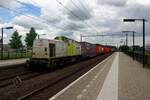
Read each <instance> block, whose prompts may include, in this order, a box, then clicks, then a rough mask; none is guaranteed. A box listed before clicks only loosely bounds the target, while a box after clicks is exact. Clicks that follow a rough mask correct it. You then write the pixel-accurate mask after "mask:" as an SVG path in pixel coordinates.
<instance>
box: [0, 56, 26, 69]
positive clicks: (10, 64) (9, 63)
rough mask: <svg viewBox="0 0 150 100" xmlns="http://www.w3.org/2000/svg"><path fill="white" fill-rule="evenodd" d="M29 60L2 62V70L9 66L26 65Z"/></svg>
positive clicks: (0, 65) (0, 63) (0, 64)
mask: <svg viewBox="0 0 150 100" xmlns="http://www.w3.org/2000/svg"><path fill="white" fill-rule="evenodd" d="M26 60H27V58H22V59H12V60H1V61H0V69H1V68H4V67H8V66H13V65H18V64H24V63H26Z"/></svg>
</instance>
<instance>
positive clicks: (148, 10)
mask: <svg viewBox="0 0 150 100" xmlns="http://www.w3.org/2000/svg"><path fill="white" fill-rule="evenodd" d="M119 16H123V18H137V19H141V18H145V19H147V20H150V6H144V5H140V4H136V5H132V6H127V7H126V8H124V9H123V10H122V11H120V13H119ZM128 24H129V25H127V26H126V28H128V29H130V30H135V31H137V32H138V33H137V35H138V36H140V35H142V23H141V22H135V23H133V24H132V25H130V24H131V23H128ZM149 32H150V24H149V22H147V23H146V34H147V35H150V33H149Z"/></svg>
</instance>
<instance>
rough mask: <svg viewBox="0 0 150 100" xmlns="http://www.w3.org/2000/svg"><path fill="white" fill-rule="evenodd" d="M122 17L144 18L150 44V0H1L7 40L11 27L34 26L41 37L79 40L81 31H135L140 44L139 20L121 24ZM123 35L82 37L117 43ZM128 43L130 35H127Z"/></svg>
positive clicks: (21, 30)
mask: <svg viewBox="0 0 150 100" xmlns="http://www.w3.org/2000/svg"><path fill="white" fill-rule="evenodd" d="M123 18H145V19H147V20H149V22H147V23H146V36H147V38H146V43H150V37H149V36H150V33H149V32H150V0H0V27H6V26H13V27H14V29H13V30H9V31H6V30H5V32H4V33H5V34H4V43H8V42H9V39H10V37H11V35H12V32H13V31H14V30H18V32H19V34H20V35H22V37H23V38H22V40H24V37H25V35H26V33H27V32H29V29H30V28H31V27H34V28H35V29H36V31H37V33H38V34H43V33H44V34H47V35H45V36H42V35H41V38H48V39H52V38H54V37H55V36H58V35H65V36H67V37H70V38H73V39H75V40H78V41H79V40H80V34H83V35H86V34H115V32H116V33H117V32H121V31H123V30H134V31H136V32H137V33H136V36H137V37H136V44H140V45H141V44H142V38H141V36H142V23H141V22H135V23H123ZM120 39H125V37H96V38H94V37H93V38H83V40H84V41H89V42H92V43H101V44H116V43H119V41H120ZM129 44H130V45H131V44H132V38H131V37H129Z"/></svg>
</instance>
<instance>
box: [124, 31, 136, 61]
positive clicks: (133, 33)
mask: <svg viewBox="0 0 150 100" xmlns="http://www.w3.org/2000/svg"><path fill="white" fill-rule="evenodd" d="M130 32H131V33H132V37H133V39H132V40H133V43H132V44H133V47H132V48H133V60H134V50H135V49H134V40H135V39H134V37H135V31H122V33H130Z"/></svg>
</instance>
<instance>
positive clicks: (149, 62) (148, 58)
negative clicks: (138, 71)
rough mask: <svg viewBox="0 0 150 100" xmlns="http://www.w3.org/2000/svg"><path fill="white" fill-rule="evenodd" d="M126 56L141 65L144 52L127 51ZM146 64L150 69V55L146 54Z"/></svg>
mask: <svg viewBox="0 0 150 100" xmlns="http://www.w3.org/2000/svg"><path fill="white" fill-rule="evenodd" d="M125 53H126V54H128V55H129V56H131V57H133V56H134V59H135V60H137V61H139V62H140V63H143V54H142V52H134V53H133V52H132V51H126V52H125ZM144 59H145V64H146V65H147V66H148V67H149V68H150V54H146V55H145V58H144Z"/></svg>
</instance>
